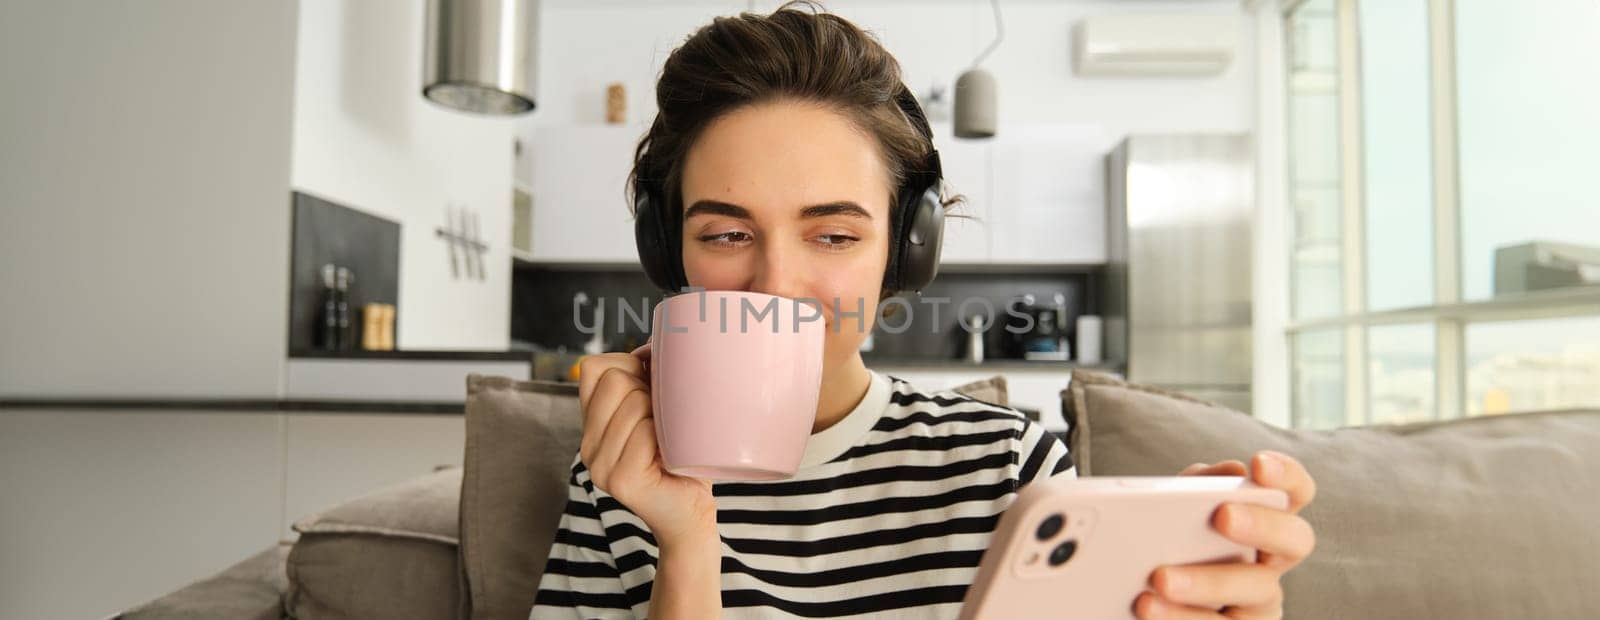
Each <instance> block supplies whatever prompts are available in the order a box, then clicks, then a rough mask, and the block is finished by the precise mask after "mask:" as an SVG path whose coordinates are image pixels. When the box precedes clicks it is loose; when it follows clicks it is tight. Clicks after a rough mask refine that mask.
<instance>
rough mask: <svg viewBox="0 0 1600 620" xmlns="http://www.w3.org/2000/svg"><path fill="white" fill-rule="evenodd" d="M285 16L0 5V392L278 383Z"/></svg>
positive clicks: (156, 5) (284, 219)
mask: <svg viewBox="0 0 1600 620" xmlns="http://www.w3.org/2000/svg"><path fill="white" fill-rule="evenodd" d="M296 12H297V9H296V5H295V3H293V2H252V3H228V4H226V5H224V4H219V3H212V2H199V1H183V0H151V1H148V2H138V3H123V2H112V3H106V2H96V1H83V0H26V1H13V2H6V3H4V4H3V5H0V84H4V85H5V86H4V87H3V88H0V136H3V138H0V395H6V396H24V395H26V396H59V395H72V396H89V395H127V396H148V395H169V396H198V395H219V396H221V395H225V396H258V397H273V396H276V395H277V393H278V389H279V381H280V379H279V373H280V372H281V370H282V368H281V367H282V359H283V355H284V349H285V341H286V340H287V339H286V338H285V336H284V334H285V332H284V328H285V324H286V323H287V318H286V317H287V309H288V301H287V298H286V295H287V281H288V264H289V243H288V238H289V236H288V235H289V232H288V231H289V148H290V147H289V140H290V130H291V118H290V114H291V111H292V105H291V100H292V99H291V97H292V95H291V93H292V86H293V73H292V71H293V69H294V38H295V19H296V17H295V15H296Z"/></svg>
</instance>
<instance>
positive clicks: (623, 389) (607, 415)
mask: <svg viewBox="0 0 1600 620" xmlns="http://www.w3.org/2000/svg"><path fill="white" fill-rule="evenodd" d="M600 375H601V376H600V377H599V378H598V379H596V382H597V383H598V384H599V385H597V386H596V387H595V388H594V393H593V394H590V396H589V404H588V406H586V407H584V409H583V437H582V438H581V439H579V440H578V454H579V456H581V457H582V459H583V463H584V465H585V466H586V467H592V466H593V462H592V460H593V459H594V455H595V451H596V450H598V449H599V448H600V442H601V438H602V437H604V435H605V429H606V427H607V426H608V425H609V423H610V421H611V416H612V415H613V414H615V413H616V411H617V408H618V406H620V405H621V404H622V401H623V399H625V398H627V396H628V394H631V393H633V392H644V393H645V394H646V395H647V396H648V395H649V394H650V391H649V384H647V383H645V382H644V380H643V379H640V378H638V377H635V376H633V375H630V374H628V373H627V371H626V370H623V369H621V368H618V367H615V366H612V367H606V368H605V369H604V370H602V371H601V373H600Z"/></svg>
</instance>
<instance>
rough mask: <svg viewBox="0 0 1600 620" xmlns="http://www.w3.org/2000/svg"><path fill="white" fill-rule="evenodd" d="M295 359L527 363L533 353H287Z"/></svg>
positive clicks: (307, 350) (363, 351)
mask: <svg viewBox="0 0 1600 620" xmlns="http://www.w3.org/2000/svg"><path fill="white" fill-rule="evenodd" d="M289 357H290V358H295V359H362V360H476V361H527V360H531V359H533V351H429V350H415V351H412V350H406V351H367V350H350V351H322V350H318V349H297V350H294V351H290V352H289Z"/></svg>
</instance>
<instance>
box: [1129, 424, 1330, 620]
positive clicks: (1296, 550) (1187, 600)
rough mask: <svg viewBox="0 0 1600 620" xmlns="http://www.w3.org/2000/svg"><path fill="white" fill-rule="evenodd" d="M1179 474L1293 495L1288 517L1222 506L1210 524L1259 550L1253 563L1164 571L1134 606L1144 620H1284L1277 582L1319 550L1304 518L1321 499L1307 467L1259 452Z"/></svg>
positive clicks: (1257, 508) (1282, 456)
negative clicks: (1241, 480) (1244, 480)
mask: <svg viewBox="0 0 1600 620" xmlns="http://www.w3.org/2000/svg"><path fill="white" fill-rule="evenodd" d="M1178 475H1180V476H1249V477H1250V479H1251V480H1253V481H1254V482H1255V483H1256V484H1258V485H1261V486H1264V487H1270V488H1274V489H1283V490H1284V491H1286V492H1287V493H1288V494H1289V509H1288V510H1287V511H1284V510H1277V509H1273V508H1265V507H1262V506H1254V505H1244V504H1224V505H1223V506H1222V507H1221V508H1218V509H1217V511H1216V513H1214V514H1213V515H1212V517H1211V525H1212V527H1215V528H1216V529H1217V531H1218V532H1221V533H1222V535H1223V536H1226V537H1228V539H1230V540H1233V541H1235V542H1238V543H1240V544H1243V545H1248V546H1250V547H1254V548H1255V549H1256V556H1257V557H1256V562H1255V563H1254V564H1244V563H1232V564H1191V565H1187V566H1163V567H1161V568H1158V569H1156V570H1155V572H1154V573H1151V575H1150V585H1151V587H1152V589H1153V591H1151V592H1145V593H1144V594H1141V595H1140V596H1139V598H1138V600H1137V601H1135V602H1134V612H1135V613H1136V614H1137V615H1138V616H1139V618H1143V619H1151V620H1153V619H1163V618H1175V619H1183V620H1188V619H1190V618H1282V617H1283V585H1282V584H1281V583H1280V582H1279V580H1280V579H1281V578H1282V577H1283V574H1284V573H1286V572H1288V571H1289V569H1292V568H1294V567H1295V566H1296V565H1298V564H1300V562H1301V561H1302V560H1304V559H1305V558H1306V556H1308V555H1310V554H1311V550H1312V549H1313V548H1314V547H1316V534H1315V533H1314V532H1312V530H1311V524H1310V523H1307V522H1306V520H1305V519H1302V518H1300V516H1299V515H1298V514H1296V513H1298V512H1300V509H1301V508H1304V507H1305V506H1306V504H1309V503H1311V499H1312V498H1313V497H1315V496H1316V494H1317V484H1316V482H1315V481H1313V480H1312V479H1311V475H1310V474H1309V473H1307V472H1306V469H1305V467H1304V466H1302V465H1301V464H1300V462H1299V461H1297V460H1295V459H1294V458H1293V457H1290V456H1289V455H1286V454H1282V453H1279V452H1273V451H1270V450H1266V451H1262V452H1257V453H1256V455H1255V458H1254V459H1252V466H1251V467H1249V468H1248V469H1247V468H1246V467H1245V465H1244V463H1240V462H1238V461H1226V462H1222V463H1216V464H1212V465H1206V464H1203V463H1195V464H1194V465H1190V466H1189V467H1187V468H1185V469H1184V470H1183V471H1182V472H1179V474H1178Z"/></svg>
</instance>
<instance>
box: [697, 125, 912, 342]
mask: <svg viewBox="0 0 1600 620" xmlns="http://www.w3.org/2000/svg"><path fill="white" fill-rule="evenodd" d="M889 193H890V187H889V173H888V170H887V169H886V168H885V167H884V164H883V161H882V159H881V157H880V155H879V152H878V147H877V145H876V143H875V142H874V141H873V138H872V137H871V136H869V135H868V134H865V133H863V132H862V131H861V130H858V129H857V128H856V126H855V125H854V124H853V123H851V122H850V121H849V120H848V119H847V118H845V117H844V116H841V115H840V114H838V113H836V112H833V111H831V110H828V109H826V108H823V107H821V106H818V105H815V104H810V103H804V102H794V101H779V102H774V103H767V104H760V105H756V106H749V107H745V108H741V109H739V110H737V111H734V112H732V113H729V114H726V115H724V116H722V117H721V118H719V119H717V120H716V121H713V122H712V124H711V125H710V126H708V127H707V128H706V129H705V131H704V133H702V134H701V136H700V139H699V140H698V141H697V142H696V143H695V144H694V146H692V147H690V149H689V153H688V156H687V159H686V160H685V162H684V166H683V204H684V221H683V268H684V275H685V276H687V277H688V281H689V285H690V286H696V287H704V288H705V289H707V290H735V291H753V292H758V293H767V294H771V295H778V296H782V297H789V298H811V299H816V300H819V301H820V302H821V303H822V306H823V308H822V315H823V320H824V322H825V324H826V326H827V339H826V346H825V347H824V352H823V360H824V364H825V365H826V366H827V367H830V368H831V367H834V366H836V365H838V364H839V363H841V362H843V361H845V360H847V359H849V358H850V356H852V355H854V354H855V353H856V351H857V350H858V349H859V348H860V346H861V342H862V340H864V339H865V338H866V336H867V334H868V333H869V332H870V331H871V329H872V324H873V318H874V317H875V314H876V312H875V310H876V308H877V304H878V294H879V292H880V287H881V286H882V284H883V272H884V268H885V266H886V264H887V263H888V256H889V254H888V252H889V247H888V246H889ZM835 299H837V300H838V302H837V307H836V306H835V301H834V300H835ZM862 309H865V312H861V313H860V315H859V316H845V317H843V318H840V319H838V320H836V317H837V313H855V312H858V311H860V310H862Z"/></svg>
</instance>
